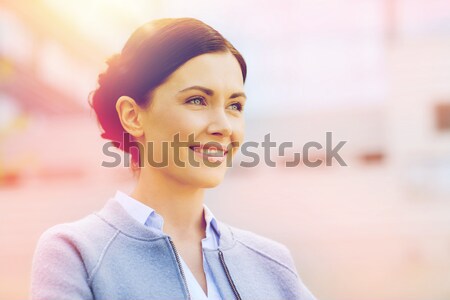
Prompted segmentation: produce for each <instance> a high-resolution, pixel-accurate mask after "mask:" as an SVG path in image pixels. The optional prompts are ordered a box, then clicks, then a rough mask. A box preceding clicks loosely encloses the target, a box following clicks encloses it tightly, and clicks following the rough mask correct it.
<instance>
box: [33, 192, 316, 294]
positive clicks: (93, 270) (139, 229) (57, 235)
mask: <svg viewBox="0 0 450 300" xmlns="http://www.w3.org/2000/svg"><path fill="white" fill-rule="evenodd" d="M218 226H219V229H220V232H221V236H220V241H219V249H218V250H208V249H205V250H204V251H205V258H206V262H207V263H208V265H209V267H210V268H211V271H212V274H213V276H214V278H215V280H216V282H217V285H218V288H219V291H220V293H221V296H222V298H223V299H225V300H231V299H243V300H300V299H301V300H313V299H315V298H314V296H313V295H312V294H311V293H310V292H309V290H308V289H307V288H306V287H305V286H304V285H303V283H302V281H301V279H300V278H299V276H298V273H297V270H296V268H295V265H294V261H293V259H292V257H291V254H290V252H289V250H288V248H287V247H286V246H284V245H283V244H281V243H278V242H276V241H273V240H270V239H268V238H265V237H262V236H259V235H257V234H255V233H252V232H250V231H246V230H242V229H238V228H235V227H233V226H230V225H227V224H225V223H223V222H221V221H218ZM31 299H32V300H82V299H83V300H94V299H95V300H178V299H190V295H189V291H188V289H187V285H186V280H185V278H184V274H183V272H182V268H181V267H180V261H179V256H178V252H177V251H176V248H175V246H174V244H173V242H172V241H171V239H170V237H169V236H168V235H165V234H164V233H162V232H161V231H156V230H153V229H152V228H150V227H146V226H144V225H142V224H140V223H138V222H137V221H136V220H134V219H133V218H132V217H131V216H130V215H129V214H127V213H126V211H125V210H124V209H123V207H122V206H121V205H120V204H119V203H117V202H116V201H114V200H113V199H110V200H109V201H108V202H107V203H106V204H105V206H104V207H103V208H102V209H101V210H100V211H99V212H97V213H94V214H90V215H88V216H86V217H85V218H83V219H81V220H78V221H76V222H72V223H65V224H59V225H56V226H53V227H52V228H50V229H48V230H47V231H45V232H44V233H43V234H42V236H41V237H40V239H39V241H38V244H37V248H36V251H35V253H34V257H33V268H32V274H31Z"/></svg>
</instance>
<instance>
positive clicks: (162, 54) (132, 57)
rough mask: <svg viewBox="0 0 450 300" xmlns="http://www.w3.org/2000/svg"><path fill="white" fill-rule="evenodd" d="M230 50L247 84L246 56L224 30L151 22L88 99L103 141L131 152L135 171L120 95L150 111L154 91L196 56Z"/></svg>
mask: <svg viewBox="0 0 450 300" xmlns="http://www.w3.org/2000/svg"><path fill="white" fill-rule="evenodd" d="M227 51H229V52H231V53H232V54H233V55H234V57H235V58H236V59H237V61H238V63H239V65H240V67H241V71H242V76H243V79H244V82H245V78H246V75H247V66H246V63H245V60H244V58H243V57H242V55H241V54H240V53H239V52H238V51H237V50H236V49H235V48H234V47H233V45H231V43H230V42H228V41H227V40H226V39H225V38H224V37H223V36H222V35H221V34H220V33H219V32H217V31H216V30H215V29H213V28H212V27H210V26H208V25H206V24H205V23H203V22H202V21H199V20H197V19H193V18H164V19H157V20H154V21H151V22H148V23H146V24H144V25H142V26H141V27H139V28H138V29H136V31H135V32H134V33H133V34H132V35H131V36H130V38H129V39H128V41H127V42H126V44H125V46H124V47H123V49H122V51H121V53H120V54H115V55H113V56H112V57H110V58H109V59H108V60H107V65H108V68H107V69H106V71H104V72H103V73H101V74H100V75H99V76H98V87H97V89H96V90H95V91H93V92H92V93H91V94H90V96H89V104H90V106H91V107H92V108H93V109H94V111H95V113H96V115H97V120H98V122H99V124H100V126H101V127H102V129H103V133H102V134H101V136H102V138H105V139H108V140H111V141H112V142H113V144H114V145H115V146H116V147H117V148H119V149H122V150H123V151H125V152H128V153H130V154H131V159H132V168H133V169H134V170H135V169H136V168H138V167H137V166H139V165H140V159H139V151H138V150H137V149H136V147H128V148H125V147H124V143H123V140H124V138H127V139H128V140H132V137H131V136H130V135H129V133H127V132H126V131H125V130H124V128H123V127H122V124H121V123H120V119H119V116H118V113H117V111H116V107H115V105H116V102H117V100H118V99H119V98H120V97H121V96H129V97H131V98H133V99H134V100H135V101H136V103H137V104H138V105H140V106H141V107H146V106H147V105H148V104H149V102H150V100H151V98H152V92H153V90H154V89H155V88H157V87H158V86H159V85H161V84H162V83H163V82H164V81H165V80H166V79H167V78H168V77H169V75H170V74H172V73H173V72H174V71H175V70H176V69H178V68H179V67H180V66H181V65H183V64H184V63H186V62H187V61H188V60H190V59H191V58H194V57H196V56H199V55H201V54H206V53H213V52H227Z"/></svg>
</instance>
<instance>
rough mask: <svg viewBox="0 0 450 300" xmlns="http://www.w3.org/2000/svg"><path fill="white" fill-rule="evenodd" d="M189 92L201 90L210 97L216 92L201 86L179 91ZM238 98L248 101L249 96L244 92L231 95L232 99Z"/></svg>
mask: <svg viewBox="0 0 450 300" xmlns="http://www.w3.org/2000/svg"><path fill="white" fill-rule="evenodd" d="M189 90H200V91H202V92H203V93H205V94H207V95H208V96H213V95H214V91H213V90H211V89H208V88H205V87H203V86H199V85H194V86H191V87H188V88H185V89H183V90H181V91H179V92H178V93H182V92H186V91H189ZM237 97H244V98H245V99H247V96H246V95H245V93H243V92H236V93H233V94H231V96H230V99H233V98H237Z"/></svg>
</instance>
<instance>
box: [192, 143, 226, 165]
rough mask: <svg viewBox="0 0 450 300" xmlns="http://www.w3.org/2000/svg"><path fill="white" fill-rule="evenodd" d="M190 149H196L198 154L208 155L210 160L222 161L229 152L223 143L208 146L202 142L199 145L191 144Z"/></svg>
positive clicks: (203, 156) (201, 155)
mask: <svg viewBox="0 0 450 300" xmlns="http://www.w3.org/2000/svg"><path fill="white" fill-rule="evenodd" d="M189 149H191V150H192V151H194V153H195V154H196V155H197V156H200V157H202V158H205V157H206V158H207V159H208V160H209V161H210V162H222V161H224V159H225V156H226V155H227V153H228V149H227V148H226V147H225V146H222V145H218V146H216V145H214V146H213V145H212V146H208V145H203V144H200V145H198V146H190V147H189Z"/></svg>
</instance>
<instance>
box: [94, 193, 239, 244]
mask: <svg viewBox="0 0 450 300" xmlns="http://www.w3.org/2000/svg"><path fill="white" fill-rule="evenodd" d="M95 215H97V216H98V217H99V218H101V219H103V221H105V222H106V223H108V224H109V225H111V226H112V227H114V228H116V229H117V230H119V231H121V232H122V233H123V234H125V235H127V236H130V237H133V238H135V239H139V240H148V241H151V240H155V239H160V238H164V237H167V236H168V235H167V234H165V233H163V232H161V231H159V230H155V229H154V228H151V227H148V226H145V225H143V224H141V223H139V222H138V221H136V220H135V219H134V218H133V217H131V216H130V215H129V214H128V213H127V212H126V211H125V209H124V208H123V207H122V206H121V205H120V204H119V203H118V202H117V201H115V200H114V199H112V198H111V199H108V201H107V202H106V204H105V205H104V206H103V208H102V209H101V210H100V211H98V212H96V213H95ZM216 222H217V227H218V228H219V231H220V239H219V249H221V250H226V249H228V248H231V247H233V246H234V244H235V239H234V236H233V232H232V229H231V227H230V226H229V225H228V224H225V223H223V222H221V221H219V220H216Z"/></svg>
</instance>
